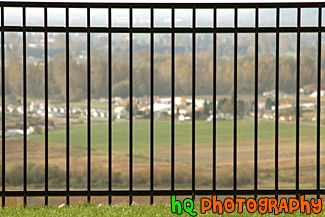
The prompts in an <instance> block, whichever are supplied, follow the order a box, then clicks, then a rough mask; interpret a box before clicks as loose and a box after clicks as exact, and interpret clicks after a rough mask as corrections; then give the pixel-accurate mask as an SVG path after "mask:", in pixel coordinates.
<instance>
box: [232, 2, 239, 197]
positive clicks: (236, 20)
mask: <svg viewBox="0 0 325 217" xmlns="http://www.w3.org/2000/svg"><path fill="white" fill-rule="evenodd" d="M237 27H238V8H237V6H236V7H235V33H234V138H233V139H234V141H233V142H234V150H233V151H234V153H233V158H234V159H233V161H234V162H233V164H234V165H233V167H234V168H233V170H234V171H233V172H234V174H233V176H234V177H233V179H234V180H233V182H234V183H233V189H234V199H236V194H237V56H238V55H237V52H238V46H237V42H238V33H237Z"/></svg>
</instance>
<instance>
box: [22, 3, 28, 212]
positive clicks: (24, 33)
mask: <svg viewBox="0 0 325 217" xmlns="http://www.w3.org/2000/svg"><path fill="white" fill-rule="evenodd" d="M23 27H26V7H25V6H24V7H23ZM23 104H24V107H23V109H24V115H23V119H24V129H23V130H24V137H23V143H24V144H23V146H24V148H23V149H24V154H23V156H24V157H23V158H24V159H23V161H24V162H23V167H24V169H23V170H24V186H23V189H24V199H23V200H24V206H26V205H27V197H26V192H27V70H26V32H25V31H24V32H23Z"/></svg>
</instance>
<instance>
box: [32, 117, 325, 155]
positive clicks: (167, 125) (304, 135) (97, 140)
mask: <svg viewBox="0 0 325 217" xmlns="http://www.w3.org/2000/svg"><path fill="white" fill-rule="evenodd" d="M70 128H71V131H70V138H71V139H70V140H71V141H70V145H71V147H75V148H86V142H87V124H81V125H71V126H70ZM154 128H155V130H154V135H155V146H156V147H157V148H163V147H170V142H171V139H170V135H171V122H170V121H167V120H163V121H162V120H158V121H155V127H154ZM274 128H275V125H274V122H273V121H259V131H258V134H259V139H261V140H273V139H274ZM175 129H176V130H175V132H176V134H175V137H176V143H177V145H191V142H192V141H191V138H189V136H191V132H192V131H191V129H192V123H191V122H190V121H189V122H184V123H179V122H176V124H175ZM279 129H280V130H279V133H280V134H279V137H280V138H281V141H293V142H294V141H295V138H296V134H295V124H294V123H280V126H279ZM91 130H92V131H91V138H92V149H94V150H105V151H106V150H107V146H108V136H107V135H108V125H107V123H95V124H92V125H91ZM237 130H238V136H237V141H238V142H253V138H254V137H253V136H254V123H253V120H252V119H251V120H249V119H247V120H238V128H237ZM321 130H322V131H323V130H324V127H323V126H322V127H321ZM112 133H113V137H112V140H113V148H114V150H115V151H121V152H127V151H128V148H129V138H128V137H129V135H128V133H129V123H128V121H123V122H114V123H113V132H112ZM216 133H217V145H227V146H232V145H233V121H218V122H217V132H216ZM49 134H50V137H49V139H50V140H49V142H50V143H52V144H56V145H65V144H66V137H65V135H66V130H65V128H62V127H59V128H57V129H55V130H53V131H50V132H49ZM315 138H316V125H313V124H301V125H300V141H301V142H303V143H308V142H314V140H315ZM29 139H30V140H36V141H40V140H42V141H43V140H44V136H43V135H31V136H29ZM324 140H325V137H322V141H324ZM133 141H134V149H136V150H140V151H141V150H143V149H145V150H146V149H147V148H148V147H149V145H150V123H149V121H148V120H139V121H134V123H133ZM196 141H197V145H198V146H211V142H212V122H206V121H197V122H196Z"/></svg>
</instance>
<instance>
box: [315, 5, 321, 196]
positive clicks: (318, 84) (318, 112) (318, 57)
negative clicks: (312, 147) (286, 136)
mask: <svg viewBox="0 0 325 217" xmlns="http://www.w3.org/2000/svg"><path fill="white" fill-rule="evenodd" d="M320 27H322V7H319V8H318V28H320ZM321 75H322V32H321V31H320V30H319V31H318V56H317V148H316V149H317V157H316V158H317V160H316V161H317V166H316V168H317V169H316V171H317V172H316V173H317V174H316V179H317V198H320V139H321V138H320V135H321V134H320V121H321V119H320V118H321V112H320V111H321V83H322V82H321V81H322V80H321V79H322V77H321Z"/></svg>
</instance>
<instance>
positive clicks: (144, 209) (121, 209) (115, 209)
mask: <svg viewBox="0 0 325 217" xmlns="http://www.w3.org/2000/svg"><path fill="white" fill-rule="evenodd" d="M199 209H200V207H199V205H198V204H197V205H196V206H195V210H196V212H197V213H198V215H197V216H218V214H213V213H207V214H199ZM323 209H324V208H323ZM322 213H323V214H322ZM322 213H319V214H318V215H316V214H311V215H308V216H322V215H324V214H325V212H324V211H323V212H322ZM0 216H73V217H76V216H96V217H97V216H119V217H120V216H121V217H123V216H128V217H129V216H164V217H165V216H179V215H177V214H173V213H171V209H170V205H164V204H155V205H132V206H127V205H116V206H107V205H104V206H101V207H98V206H96V205H94V204H79V205H74V206H70V207H68V206H67V207H63V208H57V207H44V206H39V207H37V206H31V207H27V208H5V209H2V210H1V211H0ZM181 216H190V215H189V214H187V213H183V214H182V215H181ZM223 216H242V217H246V216H261V215H260V214H258V213H257V212H256V213H254V214H250V213H248V212H247V211H246V210H245V209H244V212H243V213H242V214H238V213H237V212H234V213H231V214H224V215H223ZM263 216H266V217H267V216H275V215H273V214H265V215H263ZM279 216H306V214H300V213H299V212H295V213H294V214H280V215H279Z"/></svg>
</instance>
